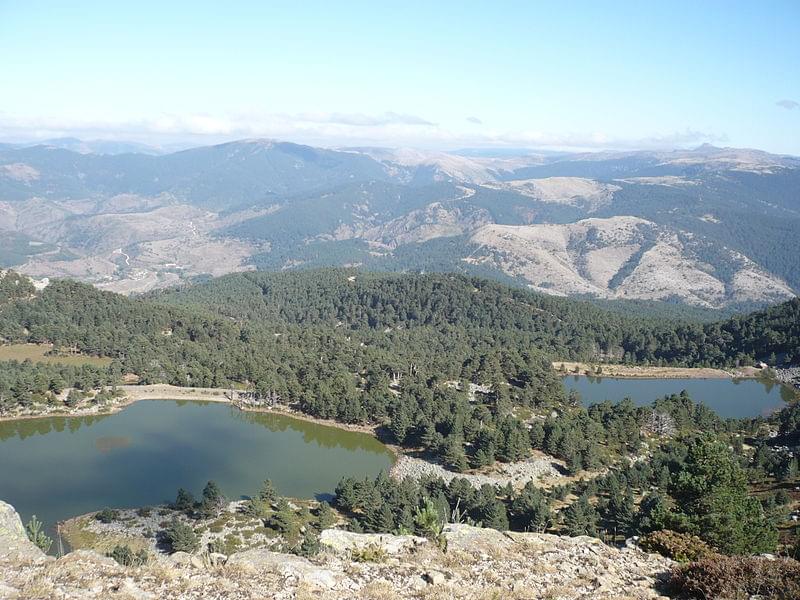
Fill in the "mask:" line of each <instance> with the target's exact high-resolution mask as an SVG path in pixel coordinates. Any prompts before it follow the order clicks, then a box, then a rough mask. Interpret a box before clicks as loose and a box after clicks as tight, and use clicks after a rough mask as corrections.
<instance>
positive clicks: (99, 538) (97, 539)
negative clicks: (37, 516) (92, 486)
mask: <svg viewBox="0 0 800 600" xmlns="http://www.w3.org/2000/svg"><path fill="white" fill-rule="evenodd" d="M92 519H93V517H84V518H80V519H71V520H69V521H67V522H66V523H64V525H63V526H62V527H61V535H62V537H63V538H64V541H65V542H67V543H68V544H69V546H70V548H72V549H73V550H95V551H97V552H99V553H100V554H106V553H108V552H111V551H112V550H113V549H114V547H115V546H128V547H129V548H130V549H131V550H132V551H133V552H137V551H139V550H147V551H150V543H149V541H148V540H147V539H145V538H143V537H141V536H127V535H115V534H108V533H103V534H97V533H95V532H93V531H90V530H89V529H88V525H89V523H90V522H91V521H92Z"/></svg>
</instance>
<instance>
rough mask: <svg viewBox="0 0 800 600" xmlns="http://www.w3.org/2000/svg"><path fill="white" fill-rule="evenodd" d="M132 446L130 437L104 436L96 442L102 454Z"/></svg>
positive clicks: (96, 446)
mask: <svg viewBox="0 0 800 600" xmlns="http://www.w3.org/2000/svg"><path fill="white" fill-rule="evenodd" d="M130 445H131V438H130V436H128V435H104V436H102V437H99V438H97V439H96V440H95V441H94V446H95V448H97V450H98V451H100V452H111V451H112V450H114V449H115V448H125V447H126V446H130Z"/></svg>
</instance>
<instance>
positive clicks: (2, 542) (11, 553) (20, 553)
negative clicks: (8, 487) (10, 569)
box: [0, 500, 51, 562]
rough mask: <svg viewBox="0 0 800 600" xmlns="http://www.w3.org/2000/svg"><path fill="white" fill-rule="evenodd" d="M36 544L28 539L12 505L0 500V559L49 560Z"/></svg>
mask: <svg viewBox="0 0 800 600" xmlns="http://www.w3.org/2000/svg"><path fill="white" fill-rule="evenodd" d="M49 559H51V557H48V556H47V555H46V554H45V553H44V552H42V551H41V550H40V549H39V548H38V547H37V546H36V544H34V543H33V542H31V541H30V540H29V539H28V534H27V533H25V526H24V525H23V524H22V519H21V518H20V516H19V514H18V513H17V511H16V510H14V507H13V506H11V505H10V504H7V503H6V502H3V501H2V500H0V560H6V561H9V562H10V561H18V560H25V561H35V562H39V561H45V560H49Z"/></svg>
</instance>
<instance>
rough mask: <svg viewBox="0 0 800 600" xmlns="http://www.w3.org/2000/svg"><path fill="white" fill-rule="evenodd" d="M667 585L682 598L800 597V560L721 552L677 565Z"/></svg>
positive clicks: (779, 599)
mask: <svg viewBox="0 0 800 600" xmlns="http://www.w3.org/2000/svg"><path fill="white" fill-rule="evenodd" d="M667 586H668V591H669V592H670V593H671V594H673V595H676V596H678V597H681V598H709V599H710V598H730V599H731V600H739V599H742V600H746V599H748V598H750V597H752V596H757V597H759V598H773V599H775V600H796V599H797V598H800V562H798V561H796V560H794V559H791V558H779V559H768V558H761V557H755V556H722V555H718V556H714V557H713V558H705V559H703V560H700V561H698V562H693V563H689V564H688V565H681V566H678V567H675V568H674V569H673V570H672V571H671V573H670V577H669V581H668V583H667Z"/></svg>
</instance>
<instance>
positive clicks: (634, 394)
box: [564, 375, 794, 418]
mask: <svg viewBox="0 0 800 600" xmlns="http://www.w3.org/2000/svg"><path fill="white" fill-rule="evenodd" d="M564 386H565V387H566V388H567V391H569V390H575V391H577V392H578V394H579V395H580V398H581V402H582V403H583V405H584V406H590V405H592V404H597V403H599V402H603V401H604V400H610V401H612V402H619V401H620V400H622V399H623V398H626V397H627V398H630V399H631V400H633V402H634V404H636V405H637V406H644V405H647V404H650V403H651V402H652V401H653V400H655V399H657V398H661V397H663V396H666V395H669V394H679V393H680V392H681V391H682V390H686V391H687V392H688V393H689V396H690V397H691V399H692V400H694V401H695V402H702V403H703V404H705V405H706V406H708V407H709V408H711V409H712V410H714V411H715V412H716V413H717V414H718V415H720V416H721V417H725V418H743V417H757V416H759V415H763V416H766V415H769V414H770V413H772V412H773V411H775V410H779V409H780V408H782V407H783V406H785V403H786V402H788V401H789V400H791V399H792V398H793V394H794V393H793V392H792V390H791V389H789V388H788V387H785V386H782V385H779V384H775V383H771V382H767V381H762V380H756V379H614V378H609V377H587V376H583V375H570V376H567V377H565V378H564Z"/></svg>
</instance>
